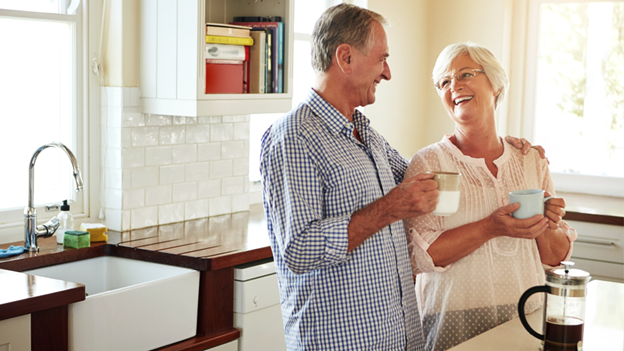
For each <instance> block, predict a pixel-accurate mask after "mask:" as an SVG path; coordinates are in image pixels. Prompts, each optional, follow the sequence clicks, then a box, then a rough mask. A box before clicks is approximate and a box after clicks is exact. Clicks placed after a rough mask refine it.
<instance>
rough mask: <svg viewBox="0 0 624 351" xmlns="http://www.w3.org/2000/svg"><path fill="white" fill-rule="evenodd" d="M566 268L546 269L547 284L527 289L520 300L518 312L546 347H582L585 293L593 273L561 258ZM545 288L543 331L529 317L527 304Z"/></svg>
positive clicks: (552, 350)
mask: <svg viewBox="0 0 624 351" xmlns="http://www.w3.org/2000/svg"><path fill="white" fill-rule="evenodd" d="M561 264H562V265H563V268H551V269H548V270H546V285H539V286H534V287H532V288H530V289H529V290H527V291H526V292H525V293H524V294H522V297H520V301H519V302H518V314H519V315H520V321H521V322H522V325H523V326H524V328H525V329H526V330H527V331H528V332H529V333H531V335H533V336H534V337H536V338H538V339H540V340H542V346H541V348H540V349H541V350H544V351H572V350H573V351H582V350H583V326H584V320H585V295H586V292H587V283H588V282H589V280H590V279H591V277H590V275H589V273H587V272H585V271H582V270H580V269H571V268H570V267H571V266H573V265H574V262H569V261H564V262H561ZM537 292H545V293H546V297H545V300H544V323H543V328H542V332H543V333H544V334H540V333H538V332H536V331H535V330H534V329H533V328H531V326H530V325H529V323H528V322H527V320H526V316H525V314H524V305H525V303H526V301H527V299H528V298H529V297H530V296H531V295H533V294H535V293H537Z"/></svg>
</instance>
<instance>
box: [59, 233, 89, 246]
mask: <svg viewBox="0 0 624 351" xmlns="http://www.w3.org/2000/svg"><path fill="white" fill-rule="evenodd" d="M63 246H65V247H73V248H74V249H81V248H83V247H89V246H91V241H90V240H89V232H83V231H79V230H68V231H66V232H65V236H63Z"/></svg>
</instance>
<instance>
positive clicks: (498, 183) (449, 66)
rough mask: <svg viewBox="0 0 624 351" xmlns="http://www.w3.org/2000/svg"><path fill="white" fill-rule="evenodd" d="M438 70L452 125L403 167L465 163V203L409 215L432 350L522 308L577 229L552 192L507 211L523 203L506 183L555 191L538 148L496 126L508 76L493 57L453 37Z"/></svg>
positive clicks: (567, 250)
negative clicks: (521, 213)
mask: <svg viewBox="0 0 624 351" xmlns="http://www.w3.org/2000/svg"><path fill="white" fill-rule="evenodd" d="M433 80H434V83H435V87H436V89H437V90H438V94H439V95H440V98H441V100H442V105H444V108H445V109H446V111H447V112H448V114H449V116H450V117H451V119H452V120H453V121H454V122H455V132H454V133H453V134H452V135H446V136H444V138H443V139H442V141H440V142H438V143H436V144H433V145H430V146H428V147H426V148H424V149H422V150H420V151H419V152H418V153H417V154H416V155H415V156H414V157H413V159H412V161H411V163H410V165H409V168H408V170H407V172H406V177H409V176H412V175H415V174H418V173H423V172H430V171H447V172H459V173H461V174H462V179H461V197H460V205H459V210H458V211H457V212H456V213H454V214H452V215H450V216H448V217H439V216H435V215H433V214H428V215H425V216H420V217H417V218H411V219H407V220H404V224H405V230H406V235H407V240H408V247H409V249H410V258H411V261H412V269H413V272H414V274H415V275H417V276H416V295H417V298H418V306H419V308H420V309H421V311H420V312H421V318H422V323H423V330H424V332H425V338H426V350H446V349H448V348H451V347H453V346H454V345H457V344H459V343H461V342H464V341H466V340H467V339H470V338H472V337H474V336H476V335H478V334H480V333H482V332H484V331H486V330H488V329H491V328H493V327H495V326H497V325H499V324H501V323H504V322H506V321H508V320H510V319H512V318H514V317H516V316H517V307H516V306H517V303H518V300H519V298H520V296H521V295H522V293H523V292H524V291H525V290H526V289H528V288H530V287H532V286H535V285H540V284H543V283H544V269H543V267H542V266H556V265H559V263H560V262H561V261H562V260H565V259H568V258H569V257H570V254H571V251H572V244H571V243H572V241H574V239H575V238H576V232H575V231H574V230H573V229H571V228H570V226H569V225H568V224H566V223H565V222H564V221H562V220H561V218H562V217H563V215H564V214H565V211H564V207H565V202H564V201H563V199H561V198H556V197H555V198H553V199H551V200H549V201H548V203H547V205H546V211H545V216H542V215H536V216H534V217H532V218H528V219H515V218H513V217H512V216H511V215H510V214H511V213H512V212H514V211H515V210H517V209H518V208H519V205H518V204H509V196H508V193H509V192H510V191H514V190H518V189H529V188H531V189H543V190H546V191H547V192H548V193H550V194H552V195H553V196H554V195H555V192H554V188H553V183H552V180H551V177H550V174H549V171H548V162H547V161H546V160H544V159H541V158H540V156H539V154H538V152H537V151H536V150H531V151H530V152H529V153H528V154H527V155H522V153H521V151H520V150H517V149H515V148H513V147H511V146H510V145H509V144H508V143H506V142H503V140H502V139H501V137H500V136H498V135H497V134H496V126H495V118H494V111H495V109H496V107H497V106H498V105H499V104H500V103H501V101H502V100H503V98H504V96H505V92H506V89H507V86H508V80H507V75H506V73H505V71H504V69H503V68H502V66H501V64H500V62H499V61H498V60H497V59H496V57H494V55H493V54H492V53H491V52H490V51H489V50H488V49H486V48H484V47H481V46H479V45H476V44H473V43H462V44H454V45H450V46H448V47H446V48H445V49H444V50H443V51H442V53H441V54H440V56H439V57H438V59H437V61H436V64H435V68H434V69H433ZM539 307H540V299H539V298H536V299H533V300H532V301H531V300H530V301H529V303H527V312H531V311H533V310H535V309H537V308H539ZM529 310H530V311H529Z"/></svg>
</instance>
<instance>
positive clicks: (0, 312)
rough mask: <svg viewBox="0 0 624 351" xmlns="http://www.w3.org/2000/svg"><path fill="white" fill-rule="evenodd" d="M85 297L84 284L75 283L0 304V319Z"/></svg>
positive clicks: (70, 302)
mask: <svg viewBox="0 0 624 351" xmlns="http://www.w3.org/2000/svg"><path fill="white" fill-rule="evenodd" d="M85 298H86V294H85V286H84V285H82V284H77V286H76V287H74V288H70V289H67V290H62V291H57V292H54V293H50V294H45V295H41V296H34V297H30V298H27V299H22V300H18V301H13V302H7V303H5V304H2V305H0V320H4V319H9V318H13V317H17V316H23V315H25V314H32V313H35V312H40V311H44V310H49V309H52V308H56V307H61V306H67V305H69V304H72V303H75V302H80V301H84V300H85Z"/></svg>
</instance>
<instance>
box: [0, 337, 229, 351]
mask: <svg viewBox="0 0 624 351" xmlns="http://www.w3.org/2000/svg"><path fill="white" fill-rule="evenodd" d="M0 351H1V350H0ZM204 351H238V340H234V341H230V342H228V343H227V344H222V345H219V346H215V347H211V348H209V349H205V350H204Z"/></svg>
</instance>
